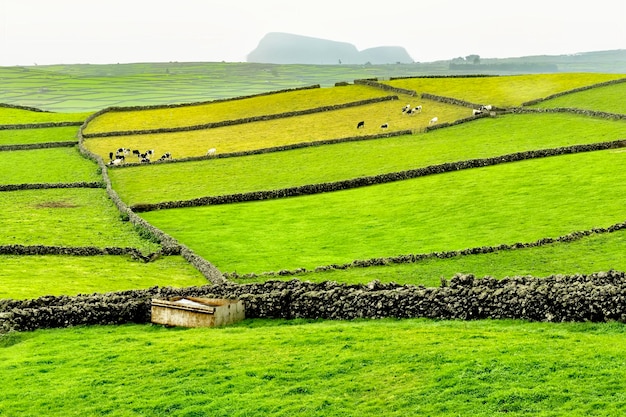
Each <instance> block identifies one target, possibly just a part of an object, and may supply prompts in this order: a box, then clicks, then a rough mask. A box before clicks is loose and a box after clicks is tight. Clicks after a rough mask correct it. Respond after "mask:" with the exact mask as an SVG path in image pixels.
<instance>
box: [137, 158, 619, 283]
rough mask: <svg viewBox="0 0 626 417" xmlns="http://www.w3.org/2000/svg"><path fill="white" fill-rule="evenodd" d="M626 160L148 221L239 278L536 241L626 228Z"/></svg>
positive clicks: (584, 161)
mask: <svg viewBox="0 0 626 417" xmlns="http://www.w3.org/2000/svg"><path fill="white" fill-rule="evenodd" d="M625 157H626V153H624V152H621V151H601V152H593V153H585V154H577V155H567V156H560V157H552V158H545V159H542V160H530V161H523V162H517V163H511V164H504V165H498V166H493V167H487V168H479V169H473V170H470V171H458V172H452V173H447V174H441V175H434V176H429V177H422V178H417V179H413V180H408V181H402V182H397V183H390V184H384V185H377V186H371V187H366V188H360V189H353V190H347V191H341V192H334V193H327V194H320V195H314V196H304V197H297V198H291V199H286V200H273V201H263V202H253V203H240V204H231V205H225V206H208V207H199V208H188V209H173V210H165V211H155V212H148V213H142V217H144V218H145V219H147V220H148V221H149V222H151V223H152V224H154V225H156V226H157V227H159V228H161V229H162V230H164V231H166V232H167V233H169V234H171V235H172V236H174V237H175V238H177V239H178V240H180V241H182V242H186V243H187V244H188V245H189V246H190V247H191V248H192V249H194V250H196V251H197V252H198V253H199V254H201V255H202V256H204V257H206V258H207V259H210V260H211V261H212V262H213V263H214V264H215V265H216V266H217V267H218V268H220V269H221V270H222V271H229V272H230V271H237V272H239V273H244V272H263V271H270V270H274V271H277V270H279V269H282V268H287V269H295V268H298V267H306V268H314V267H316V266H320V265H328V264H332V263H345V262H350V261H352V260H355V259H368V258H374V257H379V256H395V255H399V254H407V253H427V252H432V251H442V250H454V249H465V248H468V247H475V246H483V245H498V244H501V243H515V242H519V241H521V242H529V241H535V240H537V239H540V238H542V237H548V236H551V237H556V236H560V235H564V234H567V233H570V232H572V231H574V230H586V229H590V228H592V227H606V226H608V225H611V224H614V223H617V222H621V221H624V219H625V218H626V210H625V209H624V197H623V192H624V191H626V190H625V189H624V184H626V182H625V181H624V173H623V170H622V164H623V161H624V158H625ZM398 196H401V198H398ZM346 216H348V218H349V221H346Z"/></svg>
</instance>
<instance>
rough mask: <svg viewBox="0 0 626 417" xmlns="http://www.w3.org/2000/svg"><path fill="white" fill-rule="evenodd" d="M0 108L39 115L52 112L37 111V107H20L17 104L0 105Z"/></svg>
mask: <svg viewBox="0 0 626 417" xmlns="http://www.w3.org/2000/svg"><path fill="white" fill-rule="evenodd" d="M0 107H4V108H5V109H18V110H28V111H35V112H39V113H52V112H50V111H48V110H42V109H38V108H37V107H28V106H20V105H19V104H7V103H0Z"/></svg>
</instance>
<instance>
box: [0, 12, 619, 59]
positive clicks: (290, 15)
mask: <svg viewBox="0 0 626 417" xmlns="http://www.w3.org/2000/svg"><path fill="white" fill-rule="evenodd" d="M625 27H626V1H624V0H593V1H590V0H586V1H581V0H518V1H510V0H509V1H504V0H491V1H490V0H402V1H387V2H385V1H377V2H371V1H369V0H358V1H354V0H307V1H301V0H167V1H166V0H104V1H93V0H92V1H90V0H0V66H10V65H33V64H35V63H36V64H38V65H43V64H74V63H91V64H102V63H118V62H119V63H127V62H168V61H179V62H186V61H192V62H199V61H200V62H212V61H229V62H244V61H245V60H246V55H247V54H248V53H249V52H251V51H252V50H253V49H254V48H255V47H256V46H257V45H258V43H259V41H260V40H261V38H262V37H263V36H264V35H265V34H266V33H268V32H287V33H293V34H297V35H303V36H312V37H317V38H323V39H329V40H334V41H340V42H349V43H352V44H354V45H355V46H356V47H357V49H359V50H362V49H366V48H370V47H375V46H402V47H404V48H406V50H407V52H408V53H409V55H411V57H412V58H413V60H415V61H419V62H429V61H435V60H440V59H451V58H454V57H458V56H466V55H470V54H478V55H480V56H481V57H482V58H495V57H500V58H503V57H515V56H524V55H542V54H549V55H558V54H570V53H576V52H587V51H599V50H610V49H626V29H625Z"/></svg>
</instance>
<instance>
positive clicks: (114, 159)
mask: <svg viewBox="0 0 626 417" xmlns="http://www.w3.org/2000/svg"><path fill="white" fill-rule="evenodd" d="M492 109H493V106H492V105H490V104H489V105H486V106H481V107H480V109H473V110H472V115H473V116H478V115H480V114H483V113H484V112H486V111H491V110H492ZM421 112H422V106H421V105H419V106H415V107H411V104H407V105H406V106H404V107H402V113H404V114H407V115H413V114H417V113H421ZM437 122H439V118H438V117H436V116H435V117H433V118H432V119H430V121H429V122H428V124H429V125H434V124H436V123H437ZM363 127H365V120H361V121H360V122H358V123H357V125H356V128H357V129H361V128H363ZM380 128H381V129H388V128H389V123H383V124H382V125H380ZM216 153H217V149H215V148H211V149H209V150H208V151H207V153H206V156H211V157H213V156H215V155H216ZM131 154H132V155H133V156H136V157H137V160H138V162H140V163H150V161H151V158H152V156H153V155H154V149H149V150H147V151H146V152H141V151H139V150H137V149H133V150H132V151H131V150H130V149H127V148H119V149H118V150H117V151H115V152H109V165H121V164H123V163H125V162H126V157H127V156H130V155H131ZM171 159H172V154H171V153H169V152H166V153H164V154H163V155H162V156H161V157H160V158H159V159H158V161H167V160H171Z"/></svg>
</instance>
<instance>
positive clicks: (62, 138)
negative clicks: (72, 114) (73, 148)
mask: <svg viewBox="0 0 626 417" xmlns="http://www.w3.org/2000/svg"><path fill="white" fill-rule="evenodd" d="M76 132H78V126H69V127H50V128H40V129H6V130H0V145H17V144H21V145H28V144H32V143H47V142H78V139H77V138H76Z"/></svg>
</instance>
